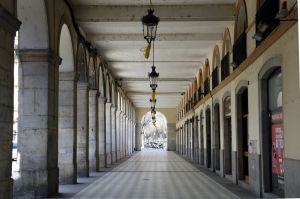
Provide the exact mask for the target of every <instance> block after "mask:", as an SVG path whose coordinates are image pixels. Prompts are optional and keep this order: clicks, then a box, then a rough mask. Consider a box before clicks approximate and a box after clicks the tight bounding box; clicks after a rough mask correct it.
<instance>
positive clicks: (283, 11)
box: [275, 1, 289, 19]
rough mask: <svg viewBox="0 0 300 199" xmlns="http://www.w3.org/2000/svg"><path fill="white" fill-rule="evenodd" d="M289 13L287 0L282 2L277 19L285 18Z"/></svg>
mask: <svg viewBox="0 0 300 199" xmlns="http://www.w3.org/2000/svg"><path fill="white" fill-rule="evenodd" d="M288 15H289V11H288V9H287V2H286V1H283V2H282V3H281V4H280V10H279V12H278V13H277V15H276V17H275V18H276V19H285V18H287V16H288Z"/></svg>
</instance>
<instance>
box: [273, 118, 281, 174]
mask: <svg viewBox="0 0 300 199" xmlns="http://www.w3.org/2000/svg"><path fill="white" fill-rule="evenodd" d="M283 158H284V135H283V125H282V124H280V123H279V124H273V125H272V173H273V174H277V175H278V176H282V177H283V176H284V162H283V160H284V159H283Z"/></svg>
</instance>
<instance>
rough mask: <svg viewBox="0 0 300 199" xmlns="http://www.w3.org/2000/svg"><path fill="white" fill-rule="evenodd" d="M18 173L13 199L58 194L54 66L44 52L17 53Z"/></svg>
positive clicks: (51, 57)
mask: <svg viewBox="0 0 300 199" xmlns="http://www.w3.org/2000/svg"><path fill="white" fill-rule="evenodd" d="M18 53H19V58H20V70H22V73H21V74H22V76H21V77H20V78H21V82H22V84H21V85H22V86H21V87H20V92H19V123H18V126H19V134H18V152H19V157H20V160H19V165H20V169H19V172H16V173H15V176H16V181H15V183H14V185H15V186H14V197H20V198H21V197H24V198H31V197H46V196H48V195H52V194H55V193H57V192H58V179H59V178H58V173H59V172H58V164H57V163H58V129H57V127H58V65H59V64H60V60H61V59H60V58H59V57H58V56H57V55H56V54H55V53H53V52H50V51H49V50H48V49H44V50H42V49H40V50H19V52H18Z"/></svg>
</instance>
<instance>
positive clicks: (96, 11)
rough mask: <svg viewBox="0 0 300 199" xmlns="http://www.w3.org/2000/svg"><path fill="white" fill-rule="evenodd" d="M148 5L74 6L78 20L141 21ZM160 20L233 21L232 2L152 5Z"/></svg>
mask: <svg viewBox="0 0 300 199" xmlns="http://www.w3.org/2000/svg"><path fill="white" fill-rule="evenodd" d="M148 9H149V7H148V6H99V5H98V6H97V5H87V6H82V5H80V6H74V12H75V17H76V20H77V21H78V22H130V21H141V17H142V16H144V15H146V13H147V10H148ZM154 9H155V15H157V16H159V17H160V19H161V21H233V19H234V4H216V5H213V4H205V5H162V6H154Z"/></svg>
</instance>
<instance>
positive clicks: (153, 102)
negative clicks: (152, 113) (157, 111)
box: [150, 99, 156, 108]
mask: <svg viewBox="0 0 300 199" xmlns="http://www.w3.org/2000/svg"><path fill="white" fill-rule="evenodd" d="M150 103H151V107H153V108H155V105H156V99H150Z"/></svg>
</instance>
